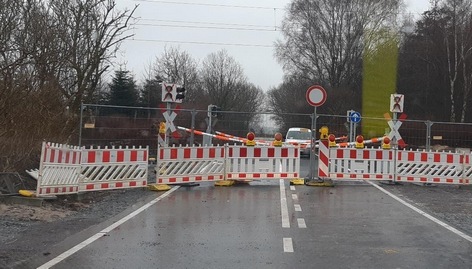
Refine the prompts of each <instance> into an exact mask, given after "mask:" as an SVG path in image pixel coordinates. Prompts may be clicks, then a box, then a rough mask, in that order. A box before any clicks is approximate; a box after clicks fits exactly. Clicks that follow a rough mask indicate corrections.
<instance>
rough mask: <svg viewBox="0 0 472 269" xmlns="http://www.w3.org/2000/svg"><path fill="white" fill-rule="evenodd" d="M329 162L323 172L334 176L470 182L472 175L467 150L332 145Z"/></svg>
mask: <svg viewBox="0 0 472 269" xmlns="http://www.w3.org/2000/svg"><path fill="white" fill-rule="evenodd" d="M320 155H321V154H320ZM320 158H321V157H320ZM319 161H320V162H322V160H321V159H320V160H319ZM328 163H329V165H328V168H327V169H326V168H325V169H326V170H327V171H322V172H320V174H321V173H327V174H328V175H329V178H331V179H333V180H388V181H400V182H415V183H440V184H470V183H471V177H472V165H471V156H470V154H467V153H452V152H426V151H406V150H400V151H399V150H394V149H390V150H385V149H381V148H378V149H374V148H372V149H353V148H330V149H329V157H328ZM320 167H321V166H320Z"/></svg>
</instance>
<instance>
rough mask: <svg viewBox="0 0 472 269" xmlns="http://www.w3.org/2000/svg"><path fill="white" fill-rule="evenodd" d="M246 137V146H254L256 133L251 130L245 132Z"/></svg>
mask: <svg viewBox="0 0 472 269" xmlns="http://www.w3.org/2000/svg"><path fill="white" fill-rule="evenodd" d="M246 138H247V140H246V146H248V147H254V146H255V145H256V142H255V141H254V139H256V135H255V134H254V133H253V132H249V133H247V135H246Z"/></svg>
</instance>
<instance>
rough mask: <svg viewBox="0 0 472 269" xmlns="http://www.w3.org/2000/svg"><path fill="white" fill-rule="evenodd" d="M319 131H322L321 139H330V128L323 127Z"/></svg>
mask: <svg viewBox="0 0 472 269" xmlns="http://www.w3.org/2000/svg"><path fill="white" fill-rule="evenodd" d="M319 131H320V139H328V132H329V129H328V126H322V127H321V128H320V130H319Z"/></svg>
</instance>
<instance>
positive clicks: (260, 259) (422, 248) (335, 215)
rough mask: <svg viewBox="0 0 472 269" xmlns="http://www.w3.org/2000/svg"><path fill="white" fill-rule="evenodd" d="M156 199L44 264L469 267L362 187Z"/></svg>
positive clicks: (281, 188)
mask: <svg viewBox="0 0 472 269" xmlns="http://www.w3.org/2000/svg"><path fill="white" fill-rule="evenodd" d="M306 164H307V160H303V159H302V171H304V170H305V169H306V170H307V167H308V166H307V165H306ZM304 167H305V168H304ZM159 195H166V197H164V198H162V197H161V198H160V199H159V200H158V201H154V202H155V203H154V204H152V205H148V206H149V207H148V208H147V209H145V210H144V211H143V212H141V213H139V214H137V215H136V216H134V217H132V218H130V219H129V220H128V221H126V222H124V223H123V224H121V225H119V226H118V227H116V228H114V229H112V230H111V231H109V232H106V233H100V234H98V235H97V236H96V240H95V241H93V242H89V244H83V245H82V246H81V247H83V248H81V249H80V250H78V251H77V252H75V253H73V254H71V255H70V256H69V257H67V258H64V259H59V260H57V261H58V263H57V264H56V265H55V266H53V267H52V268H471V267H472V243H471V242H470V241H467V240H465V239H464V238H462V237H460V236H459V235H457V234H455V233H453V232H451V231H449V230H447V229H445V228H444V227H442V226H440V225H438V224H437V223H435V222H433V221H431V220H429V219H427V218H425V217H424V216H422V215H421V214H419V213H417V212H415V211H413V210H411V209H410V208H408V207H406V206H405V205H403V204H401V203H400V202H398V201H396V200H395V199H393V198H392V197H390V196H388V195H387V194H385V193H383V192H381V191H380V190H378V189H377V188H374V187H373V186H370V185H338V186H336V187H335V188H316V187H309V186H304V185H302V186H289V183H288V181H285V182H284V181H279V180H265V181H258V182H252V183H251V184H249V185H238V186H233V187H229V188H228V187H214V186H213V184H210V183H208V184H202V185H200V186H197V187H191V188H189V187H180V188H176V189H174V190H173V191H172V193H159ZM109 224H110V223H107V224H106V225H109ZM103 228H105V227H103ZM90 236H91V235H84V238H83V240H85V239H87V238H89V237H90ZM90 241H92V240H90ZM68 249H69V248H64V251H67V250H68ZM51 258H54V257H51Z"/></svg>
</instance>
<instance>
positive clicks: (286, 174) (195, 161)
mask: <svg viewBox="0 0 472 269" xmlns="http://www.w3.org/2000/svg"><path fill="white" fill-rule="evenodd" d="M299 171H300V158H299V149H298V148H297V147H287V148H282V147H273V146H255V147H246V146H238V145H225V146H224V147H220V146H210V147H180V148H174V147H172V148H171V147H163V148H160V149H159V154H158V160H157V168H156V174H157V179H156V182H157V183H158V184H179V183H191V182H202V181H217V180H252V179H279V178H290V179H292V178H297V177H298V176H299V174H300V172H299Z"/></svg>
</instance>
